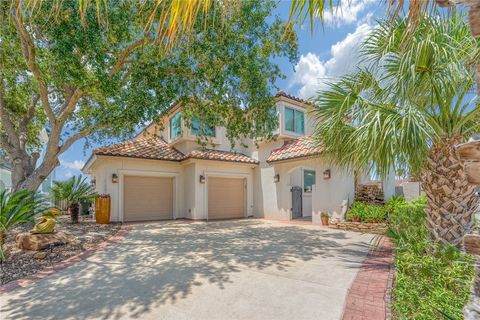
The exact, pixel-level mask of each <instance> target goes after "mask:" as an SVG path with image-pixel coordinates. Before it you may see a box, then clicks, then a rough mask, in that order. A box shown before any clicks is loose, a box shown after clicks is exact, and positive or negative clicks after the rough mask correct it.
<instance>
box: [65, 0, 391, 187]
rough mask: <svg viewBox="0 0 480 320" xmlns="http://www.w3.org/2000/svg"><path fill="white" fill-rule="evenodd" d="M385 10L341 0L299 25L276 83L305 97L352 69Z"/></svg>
mask: <svg viewBox="0 0 480 320" xmlns="http://www.w3.org/2000/svg"><path fill="white" fill-rule="evenodd" d="M289 9H290V1H289V0H283V1H281V2H280V3H279V6H278V9H277V12H276V13H275V14H278V15H280V16H281V17H283V18H284V19H287V18H288V14H289ZM385 11H386V7H385V1H381V0H348V1H342V2H341V5H339V6H337V7H336V8H335V9H334V12H333V14H330V13H329V12H327V13H326V15H325V23H324V25H323V27H322V25H321V24H320V23H318V24H317V25H316V27H315V29H314V32H313V33H312V32H311V30H310V25H309V22H308V21H307V22H306V24H305V25H303V26H302V25H298V26H297V27H296V31H297V34H298V37H299V49H300V60H299V62H298V64H297V65H291V64H290V63H289V62H288V61H284V60H283V59H278V61H276V62H277V63H278V64H279V65H280V67H281V70H282V71H283V73H284V74H285V75H286V79H279V80H278V81H277V86H278V87H279V88H281V89H282V90H284V91H285V92H287V93H290V94H293V95H297V96H300V97H302V98H308V97H310V96H311V95H312V94H314V93H315V92H316V91H317V90H318V89H320V88H322V87H323V86H324V85H325V83H326V82H328V81H331V80H335V79H337V78H338V77H339V76H341V75H342V74H345V73H347V72H349V71H351V70H354V69H355V68H356V67H357V65H358V56H357V55H356V54H355V52H356V51H357V49H358V46H359V44H360V43H361V41H362V40H363V39H364V38H365V37H366V36H367V35H368V33H369V32H370V31H371V30H372V28H373V26H374V25H375V20H376V19H381V18H383V17H384V16H385ZM105 144H108V142H105ZM94 147H97V146H96V145H95V146H92V147H91V148H88V149H86V150H85V148H84V141H83V140H80V141H77V142H76V143H75V144H74V145H73V146H72V147H71V148H70V149H69V150H67V151H66V152H65V153H64V154H62V155H61V156H60V163H61V165H60V167H58V168H57V169H56V179H57V180H63V179H66V178H68V177H71V176H72V175H78V174H80V169H81V168H82V166H83V165H84V163H85V161H86V160H87V159H88V157H89V156H90V154H91V151H92V149H93V148H94Z"/></svg>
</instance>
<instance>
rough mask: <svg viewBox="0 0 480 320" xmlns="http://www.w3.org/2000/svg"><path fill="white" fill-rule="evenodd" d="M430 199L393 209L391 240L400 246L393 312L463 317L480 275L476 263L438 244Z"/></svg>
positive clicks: (405, 316)
mask: <svg viewBox="0 0 480 320" xmlns="http://www.w3.org/2000/svg"><path fill="white" fill-rule="evenodd" d="M425 204H426V200H425V198H423V197H421V198H419V199H417V200H414V201H412V202H410V203H407V202H405V201H403V202H402V201H400V200H398V201H397V202H396V203H395V205H393V204H392V206H391V212H390V214H389V219H388V223H389V230H388V231H387V235H388V236H389V237H390V238H391V239H392V241H393V242H394V243H395V247H396V257H395V267H396V278H395V283H394V286H393V291H392V293H393V305H392V307H393V313H394V316H395V318H397V319H442V318H443V316H442V315H441V313H440V312H443V313H445V314H447V315H449V316H451V317H453V318H459V319H460V318H461V312H462V308H463V306H464V305H465V303H466V302H467V301H468V298H469V294H470V287H471V285H472V281H473V278H474V275H475V269H474V267H473V265H472V263H473V259H472V257H470V256H469V255H466V254H464V253H462V252H461V251H459V250H458V249H457V248H455V247H453V246H446V245H440V244H435V243H432V242H431V241H430V240H429V236H428V232H427V229H426V227H425V214H424V207H425Z"/></svg>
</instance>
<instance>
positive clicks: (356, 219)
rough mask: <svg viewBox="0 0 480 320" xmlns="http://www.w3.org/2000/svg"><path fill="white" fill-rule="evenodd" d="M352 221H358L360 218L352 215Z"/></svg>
mask: <svg viewBox="0 0 480 320" xmlns="http://www.w3.org/2000/svg"><path fill="white" fill-rule="evenodd" d="M352 222H360V218H359V217H353V218H352Z"/></svg>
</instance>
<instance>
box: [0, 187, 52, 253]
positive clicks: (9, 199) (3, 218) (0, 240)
mask: <svg viewBox="0 0 480 320" xmlns="http://www.w3.org/2000/svg"><path fill="white" fill-rule="evenodd" d="M47 208H48V204H47V202H46V201H45V199H44V198H43V197H41V196H39V195H36V194H34V193H32V192H30V191H28V190H22V191H18V192H13V193H11V192H9V191H7V190H4V191H2V192H0V260H3V259H5V253H4V249H3V245H4V244H5V239H6V237H7V234H8V232H9V231H10V230H12V229H13V228H15V227H16V226H17V225H19V224H21V223H25V222H33V221H34V218H35V215H36V214H39V213H42V212H44V211H45V210H46V209H47Z"/></svg>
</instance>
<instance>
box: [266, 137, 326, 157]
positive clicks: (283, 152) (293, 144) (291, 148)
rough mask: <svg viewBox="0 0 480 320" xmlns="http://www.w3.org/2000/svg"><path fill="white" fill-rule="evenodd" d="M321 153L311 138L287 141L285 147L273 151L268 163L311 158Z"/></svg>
mask: <svg viewBox="0 0 480 320" xmlns="http://www.w3.org/2000/svg"><path fill="white" fill-rule="evenodd" d="M320 153H321V149H320V148H319V147H318V146H316V145H315V143H314V141H313V139H312V137H311V136H305V137H301V138H298V139H293V140H288V141H285V143H284V144H283V146H281V147H280V148H277V149H275V150H273V151H272V153H271V154H270V156H269V157H268V159H267V162H274V161H281V160H289V159H296V158H303V157H310V156H314V155H318V154H320Z"/></svg>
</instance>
